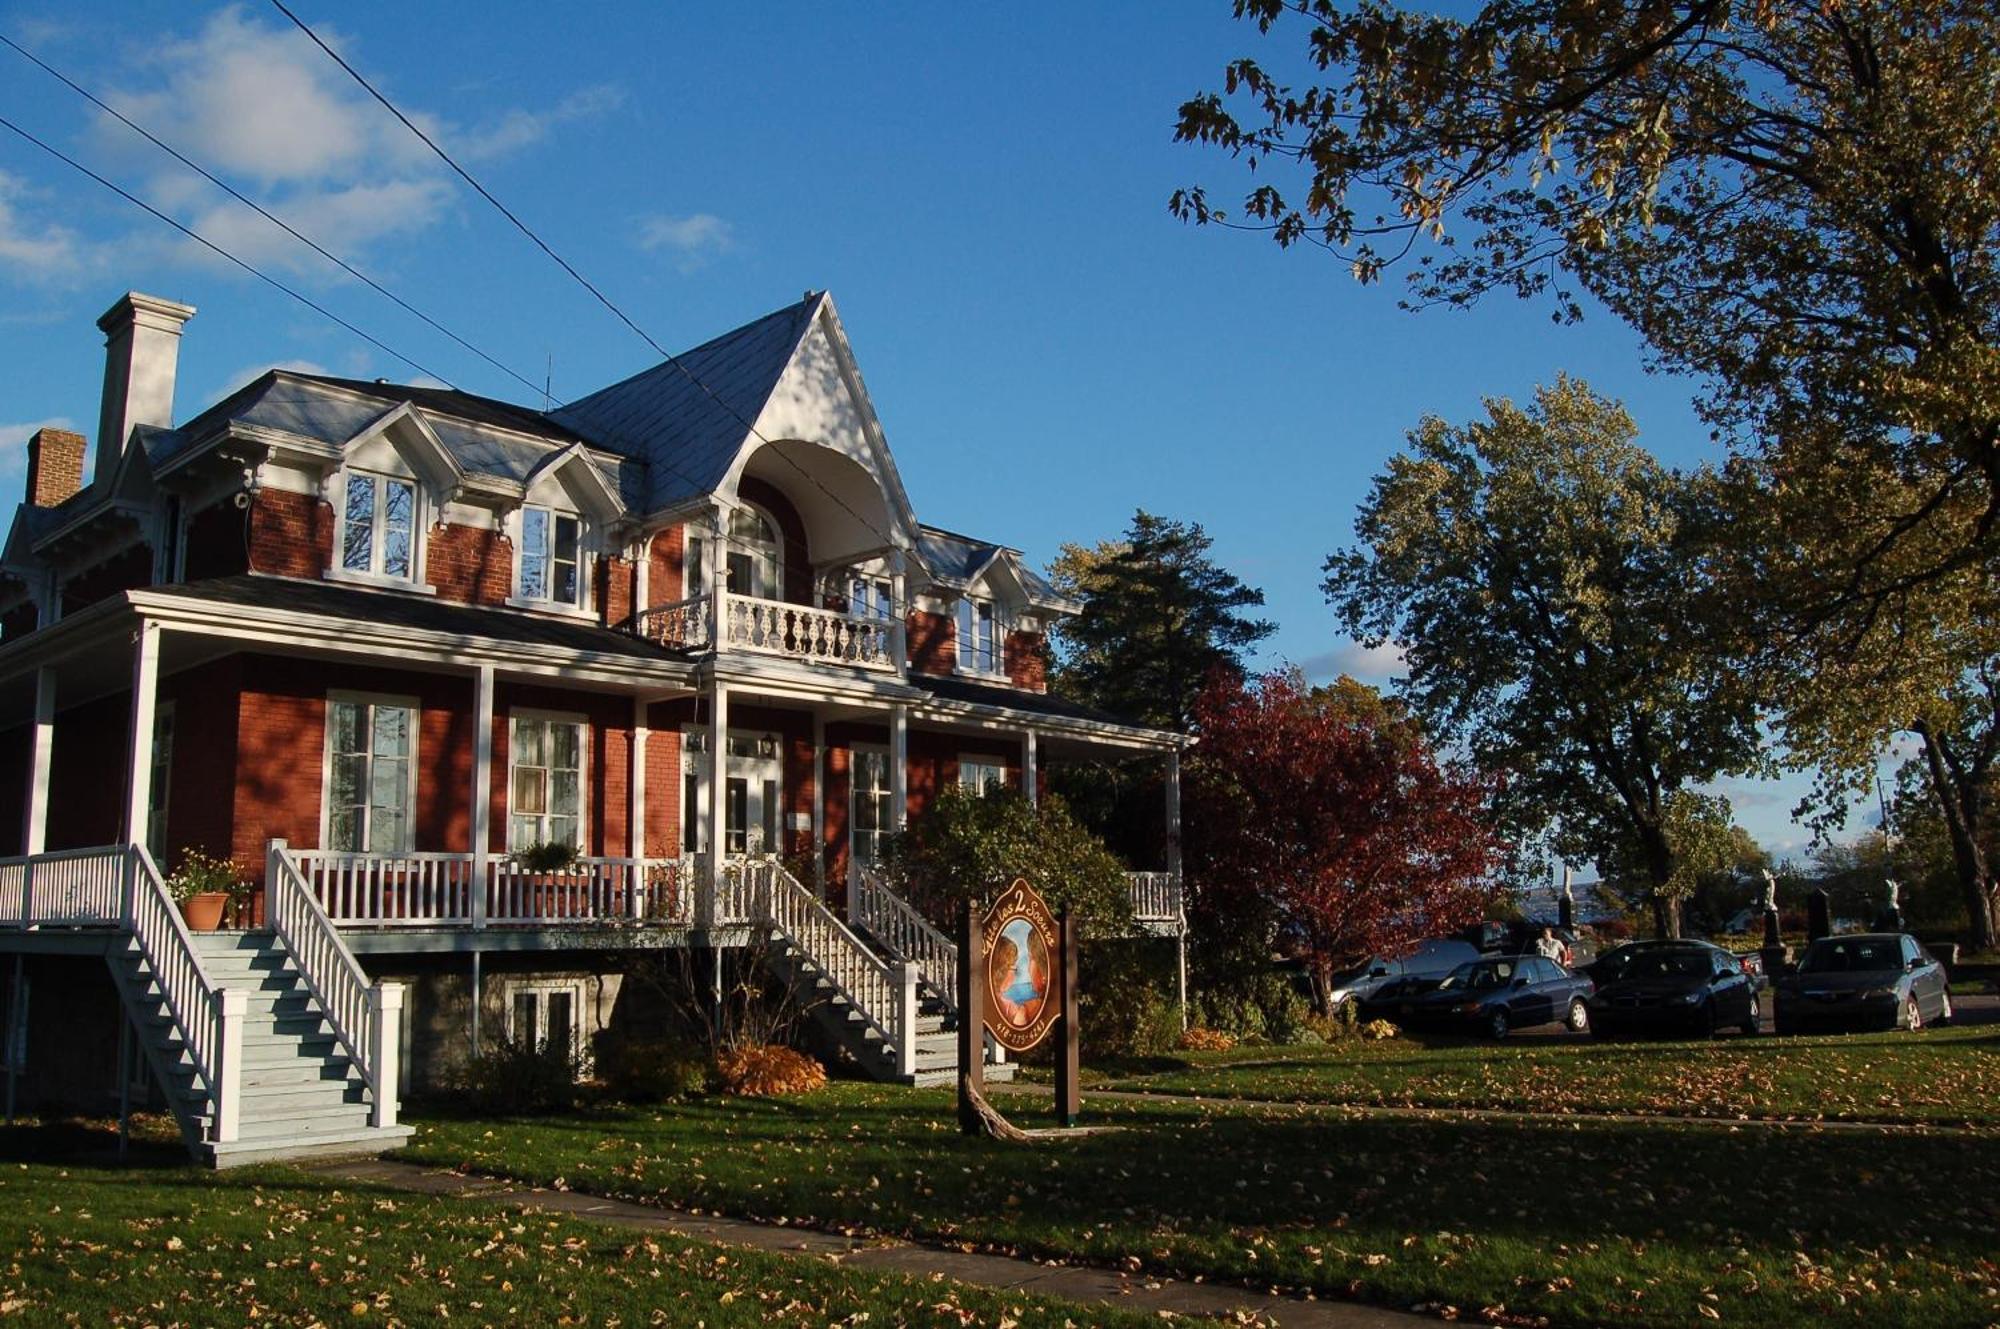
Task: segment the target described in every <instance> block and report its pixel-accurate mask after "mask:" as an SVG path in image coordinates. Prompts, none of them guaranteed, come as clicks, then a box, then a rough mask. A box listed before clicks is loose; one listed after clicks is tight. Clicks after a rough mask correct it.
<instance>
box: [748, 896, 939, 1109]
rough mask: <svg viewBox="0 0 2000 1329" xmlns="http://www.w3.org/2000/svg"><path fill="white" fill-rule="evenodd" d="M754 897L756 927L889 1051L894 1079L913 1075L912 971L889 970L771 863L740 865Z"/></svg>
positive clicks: (815, 899)
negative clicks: (800, 955) (779, 941)
mask: <svg viewBox="0 0 2000 1329" xmlns="http://www.w3.org/2000/svg"><path fill="white" fill-rule="evenodd" d="M743 868H744V876H745V878H746V879H747V880H748V881H749V883H750V885H751V889H752V890H753V891H754V893H755V897H756V899H755V906H754V908H755V913H756V917H757V921H759V922H761V923H766V924H768V925H769V926H770V927H771V928H772V929H773V930H774V931H777V932H779V933H781V934H782V935H783V936H784V937H785V938H786V939H787V940H789V941H790V942H791V943H792V944H793V945H794V946H797V947H798V948H799V949H800V950H801V951H803V952H804V953H805V954H806V955H807V956H808V957H809V958H810V959H811V960H812V962H813V963H814V964H815V965H816V966H818V968H819V971H820V973H821V974H822V975H823V976H824V977H825V978H826V980H827V982H829V983H830V984H832V985H833V989H834V991H835V992H836V993H838V994H839V995H840V996H841V997H843V998H844V999H845V1000H846V1001H847V1004H848V1007H849V1009H851V1010H853V1011H854V1012H855V1013H856V1014H857V1015H859V1016H861V1018H862V1019H864V1020H866V1021H867V1022H868V1023H869V1025H871V1026H872V1027H873V1028H874V1030H875V1032H876V1033H877V1034H878V1035H879V1036H880V1037H881V1039H882V1041H883V1043H884V1044H886V1045H887V1046H888V1047H889V1048H890V1049H891V1050H893V1051H894V1053H895V1057H896V1068H897V1073H898V1074H901V1075H914V1074H915V1073H916V1069H917V1037H916V1035H917V969H916V966H915V965H913V964H908V963H902V964H891V963H889V962H887V961H885V960H883V959H882V958H881V957H880V956H878V955H876V954H875V952H874V951H872V950H870V949H869V948H868V945H867V943H866V942H864V941H862V940H861V938H859V937H857V936H855V935H854V933H853V932H851V931H850V930H849V929H848V926H847V924H845V923H843V922H841V921H840V919H839V918H838V917H837V916H836V915H835V914H834V912H833V911H832V910H831V909H828V908H827V907H826V905H825V904H823V903H821V901H820V898H819V897H818V896H817V895H814V894H813V893H812V892H811V891H810V890H808V889H806V887H804V886H803V885H801V884H800V883H799V880H798V878H796V877H794V876H793V875H792V874H791V873H789V872H787V871H785V869H784V868H783V867H782V866H781V865H779V864H778V863H777V862H776V861H774V860H769V859H766V860H762V861H755V860H753V861H751V862H748V863H745V864H744V865H743Z"/></svg>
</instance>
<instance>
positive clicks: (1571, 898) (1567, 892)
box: [1562, 863, 1576, 904]
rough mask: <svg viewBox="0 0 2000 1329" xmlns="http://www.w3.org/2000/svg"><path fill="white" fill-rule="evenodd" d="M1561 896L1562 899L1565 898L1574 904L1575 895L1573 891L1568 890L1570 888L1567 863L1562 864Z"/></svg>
mask: <svg viewBox="0 0 2000 1329" xmlns="http://www.w3.org/2000/svg"><path fill="white" fill-rule="evenodd" d="M1562 898H1563V899H1565V900H1568V901H1569V902H1570V903H1571V904H1575V903H1576V896H1575V894H1574V893H1572V892H1571V890H1570V888H1569V864H1567V863H1565V864H1563V893H1562Z"/></svg>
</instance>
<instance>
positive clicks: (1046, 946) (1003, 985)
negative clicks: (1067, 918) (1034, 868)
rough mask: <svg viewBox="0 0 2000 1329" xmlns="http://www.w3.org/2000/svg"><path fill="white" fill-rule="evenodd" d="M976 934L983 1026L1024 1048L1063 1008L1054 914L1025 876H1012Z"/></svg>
mask: <svg viewBox="0 0 2000 1329" xmlns="http://www.w3.org/2000/svg"><path fill="white" fill-rule="evenodd" d="M980 935H981V940H982V942H983V943H984V944H983V945H981V947H980V950H981V952H983V954H984V957H985V962H986V974H985V980H986V992H985V997H986V1000H985V1002H984V1003H982V1004H983V1005H984V1006H985V1010H984V1012H983V1014H984V1016H985V1018H986V1028H987V1031H988V1032H990V1033H991V1034H992V1035H993V1040H994V1041H995V1042H996V1043H998V1044H1000V1046H1002V1047H1004V1048H1006V1049H1007V1050H1008V1051H1010V1052H1026V1051H1027V1050H1028V1049H1029V1048H1032V1047H1034V1046H1035V1045H1036V1044H1037V1043H1039V1042H1041V1041H1042V1040H1043V1039H1044V1038H1046V1037H1048V1033H1049V1030H1050V1029H1051V1028H1052V1027H1053V1026H1054V1025H1055V1022H1056V1017H1057V1016H1059V1015H1061V1014H1062V1007H1063V1002H1062V1000H1061V996H1060V990H1059V989H1060V983H1061V977H1060V957H1061V956H1062V932H1061V929H1060V928H1059V927H1058V925H1057V923H1056V916H1055V915H1054V914H1053V913H1051V912H1050V911H1049V907H1048V905H1047V904H1046V903H1044V902H1043V900H1042V897H1041V896H1040V895H1039V894H1038V893H1037V892H1036V890H1035V888H1034V887H1032V886H1030V885H1028V883H1027V881H1026V879H1025V878H1021V877H1016V878H1015V879H1014V884H1013V885H1011V886H1009V887H1008V888H1007V889H1006V890H1004V891H1002V892H1001V893H1000V898H999V899H997V900H995V901H994V902H993V907H992V908H991V909H989V910H987V911H986V918H985V921H984V922H983V923H982V924H981V927H980Z"/></svg>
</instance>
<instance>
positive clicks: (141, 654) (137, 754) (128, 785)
mask: <svg viewBox="0 0 2000 1329" xmlns="http://www.w3.org/2000/svg"><path fill="white" fill-rule="evenodd" d="M159 687H160V625H159V624H158V623H154V622H150V621H148V620H146V619H141V620H139V631H138V632H137V634H135V636H134V638H133V651H132V746H131V750H130V752H129V753H128V754H127V755H128V758H129V766H128V768H127V771H126V777H125V837H124V838H125V842H126V843H127V844H144V843H146V810H147V808H149V807H150V806H151V805H152V801H153V712H154V706H155V703H156V701H157V700H158V694H159ZM38 691H39V689H38ZM37 701H38V702H39V697H38V698H37ZM36 727H37V728H38V729H39V728H40V726H39V724H38V725H37V726H36Z"/></svg>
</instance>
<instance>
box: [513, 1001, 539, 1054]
mask: <svg viewBox="0 0 2000 1329" xmlns="http://www.w3.org/2000/svg"><path fill="white" fill-rule="evenodd" d="M537 995H538V994H537V993H533V992H516V993H515V994H514V1041H515V1042H516V1043H522V1044H526V1045H528V1046H533V1045H535V1044H537V1043H539V1042H541V1037H540V1031H539V1030H537V1029H536V1028H535V1007H536V1004H537V1003H536V1001H535V998H536V996H537Z"/></svg>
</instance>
